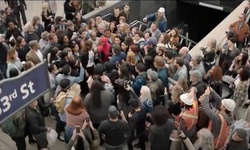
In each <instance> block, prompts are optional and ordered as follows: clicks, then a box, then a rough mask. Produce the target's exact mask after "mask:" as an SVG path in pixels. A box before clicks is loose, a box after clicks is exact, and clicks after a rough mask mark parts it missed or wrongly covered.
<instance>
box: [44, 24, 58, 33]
mask: <svg viewBox="0 0 250 150" xmlns="http://www.w3.org/2000/svg"><path fill="white" fill-rule="evenodd" d="M46 31H47V32H49V33H55V32H56V28H55V25H54V24H51V23H50V24H48V26H47V27H46Z"/></svg>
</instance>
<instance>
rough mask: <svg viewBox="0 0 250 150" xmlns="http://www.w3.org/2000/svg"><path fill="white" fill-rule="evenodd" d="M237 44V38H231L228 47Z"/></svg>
mask: <svg viewBox="0 0 250 150" xmlns="http://www.w3.org/2000/svg"><path fill="white" fill-rule="evenodd" d="M235 42H236V38H235V37H231V38H229V39H228V40H227V44H228V46H229V47H230V46H234V43H235Z"/></svg>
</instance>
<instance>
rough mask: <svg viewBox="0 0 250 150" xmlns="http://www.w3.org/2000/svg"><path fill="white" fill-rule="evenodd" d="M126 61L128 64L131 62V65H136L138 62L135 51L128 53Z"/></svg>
mask: <svg viewBox="0 0 250 150" xmlns="http://www.w3.org/2000/svg"><path fill="white" fill-rule="evenodd" d="M126 62H127V63H128V64H130V65H135V64H136V57H135V53H133V52H128V53H127V58H126Z"/></svg>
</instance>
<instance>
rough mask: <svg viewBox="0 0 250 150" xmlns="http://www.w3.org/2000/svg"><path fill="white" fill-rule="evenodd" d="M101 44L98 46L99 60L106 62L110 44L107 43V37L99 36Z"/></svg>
mask: <svg viewBox="0 0 250 150" xmlns="http://www.w3.org/2000/svg"><path fill="white" fill-rule="evenodd" d="M100 41H101V45H100V46H98V48H97V49H98V56H99V61H100V62H106V61H108V59H109V56H110V50H111V45H110V44H109V43H108V38H106V37H102V38H101V40H100Z"/></svg>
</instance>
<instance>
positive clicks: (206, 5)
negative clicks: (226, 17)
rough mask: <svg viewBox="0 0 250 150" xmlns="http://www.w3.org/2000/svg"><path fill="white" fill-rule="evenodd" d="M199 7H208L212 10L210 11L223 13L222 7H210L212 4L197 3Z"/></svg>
mask: <svg viewBox="0 0 250 150" xmlns="http://www.w3.org/2000/svg"><path fill="white" fill-rule="evenodd" d="M199 5H200V6H203V7H208V8H212V9H217V10H220V11H223V9H224V8H223V7H220V6H216V5H212V4H208V3H203V2H199Z"/></svg>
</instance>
